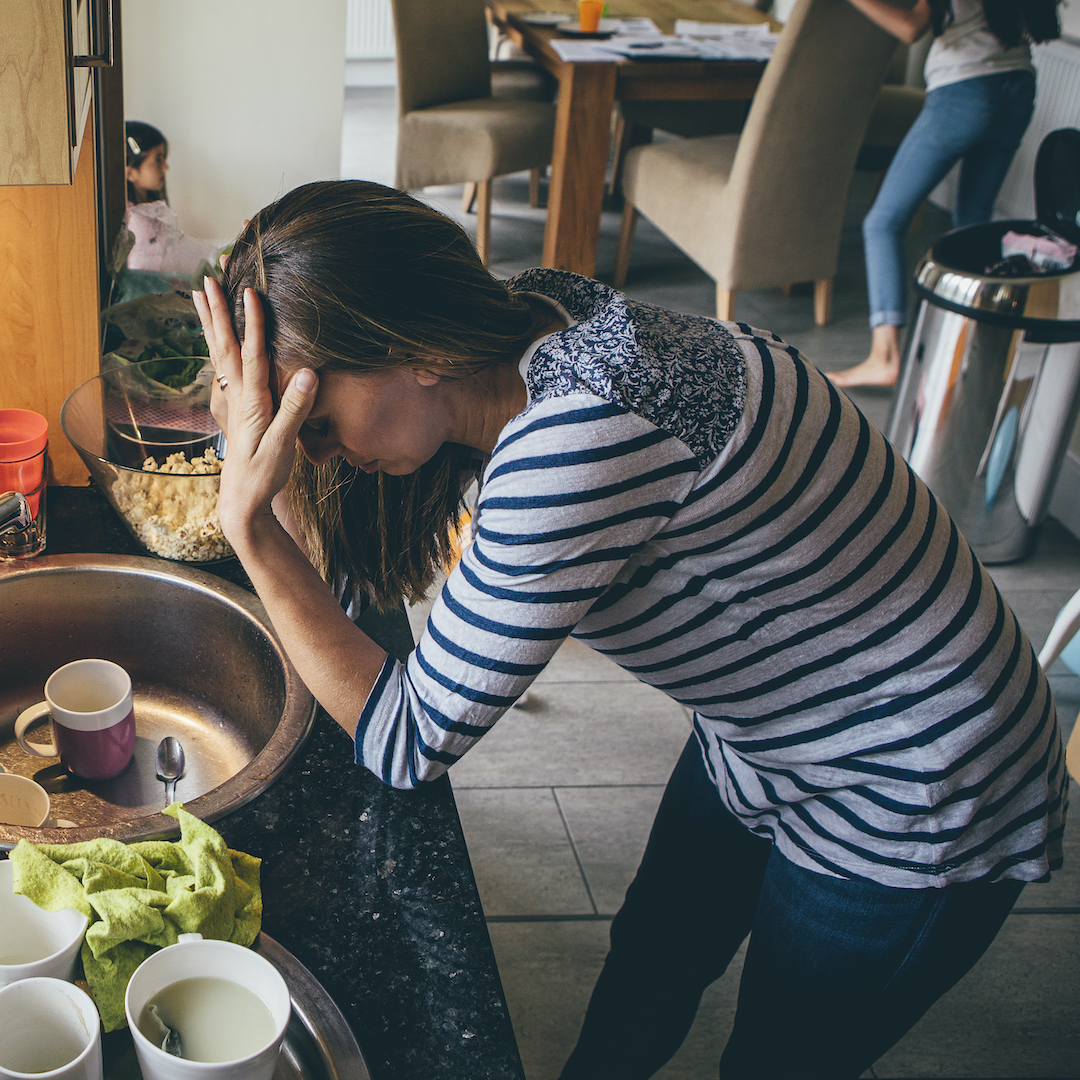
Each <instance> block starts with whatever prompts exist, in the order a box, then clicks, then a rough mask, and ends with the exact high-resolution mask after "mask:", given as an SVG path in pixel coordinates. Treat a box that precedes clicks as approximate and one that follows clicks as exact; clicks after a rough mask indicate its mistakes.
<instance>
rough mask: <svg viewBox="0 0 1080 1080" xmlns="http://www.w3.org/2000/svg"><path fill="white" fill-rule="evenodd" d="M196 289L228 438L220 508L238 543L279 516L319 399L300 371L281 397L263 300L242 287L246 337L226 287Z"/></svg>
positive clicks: (218, 411)
mask: <svg viewBox="0 0 1080 1080" xmlns="http://www.w3.org/2000/svg"><path fill="white" fill-rule="evenodd" d="M205 284H206V292H205V293H196V294H195V295H196V300H195V305H196V309H197V311H198V313H199V318H200V319H201V321H202V324H203V331H204V333H205V335H206V342H207V345H208V346H209V350H210V358H211V361H212V362H213V365H214V369H215V371H216V374H217V382H216V385H215V387H214V390H213V394H212V396H211V406H210V407H211V412H212V413H213V415H214V419H215V420H216V421H217V422H218V424H219V425H220V427H221V428H222V430H223V431H224V432H225V434H226V438H227V440H228V446H227V448H226V453H225V464H224V467H223V468H222V472H221V492H220V495H219V496H218V515H219V517H220V518H221V526H222V529H223V531H224V533H225V535H226V537H227V538H228V539H229V541H230V542H231V543H232V544H233V546H234V547H237V548H240V547H242V545H243V544H244V543H245V541H246V540H247V539H249V533H250V532H251V530H252V529H254V528H255V527H257V526H258V524H259V523H260V522H261V521H264V520H276V519H274V516H273V510H272V509H271V503H272V501H273V499H274V496H275V495H277V494H278V492H280V491H281V490H282V488H284V486H285V483H286V482H287V480H288V478H289V473H290V471H291V470H292V464H293V459H294V457H295V455H296V436H297V433H298V432H299V430H300V426H301V425H302V424H303V422H304V421H305V420H306V419H307V417H308V414H309V413H310V412H311V407H312V405H313V404H314V403H315V394H316V390H317V387H318V377H317V376H316V374H315V372H314V371H311V370H310V369H309V368H302V369H301V370H299V371H297V372H295V373H294V374H293V375H292V376H291V377H290V378H289V380H288V382H287V384H286V385H285V386H284V388H283V389H282V390H281V392H280V401H279V400H277V397H278V394H277V389H278V387H277V376H276V373H275V371H274V369H273V365H272V364H271V363H270V360H269V357H268V356H267V352H266V336H265V320H264V317H263V308H262V303H261V302H260V300H259V297H258V295H257V294H256V293H255V291H254V290H253V289H245V290H244V322H245V331H244V340H243V342H240V341H238V340H237V337H236V331H235V330H234V328H233V324H232V317H231V313H230V311H229V306H228V303H227V301H226V298H225V292H224V290H223V289H222V287H221V285H220V284H218V282H216V281H214V280H213V279H212V278H207V279H206V282H205Z"/></svg>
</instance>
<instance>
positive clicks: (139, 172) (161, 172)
mask: <svg viewBox="0 0 1080 1080" xmlns="http://www.w3.org/2000/svg"><path fill="white" fill-rule="evenodd" d="M168 171H169V163H168V162H167V161H166V160H165V144H164V143H162V144H161V146H155V147H154V148H153V149H152V150H148V151H147V152H146V157H144V158H143V160H142V164H141V165H139V166H137V167H136V166H135V165H128V167H127V178H128V182H129V183H130V184H131V186H132V187H133V188H134V189H135V191H136V192H137V193H138V194H139V195H140V196H145V195H146V194H148V193H149V192H151V191H160V190H161V189H162V188H163V187H164V186H165V174H166V173H167V172H168Z"/></svg>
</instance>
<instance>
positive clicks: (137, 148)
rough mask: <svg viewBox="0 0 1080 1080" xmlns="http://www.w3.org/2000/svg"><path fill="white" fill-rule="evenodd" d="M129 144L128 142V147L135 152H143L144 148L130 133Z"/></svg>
mask: <svg viewBox="0 0 1080 1080" xmlns="http://www.w3.org/2000/svg"><path fill="white" fill-rule="evenodd" d="M127 144H128V149H129V150H130V151H131V152H132V153H133V154H141V153H142V149H141V148H140V146H139V144H138V143H137V142H136V141H135V140H134V139H133V138H132V137H131V136H130V135H129V136H128V137H127Z"/></svg>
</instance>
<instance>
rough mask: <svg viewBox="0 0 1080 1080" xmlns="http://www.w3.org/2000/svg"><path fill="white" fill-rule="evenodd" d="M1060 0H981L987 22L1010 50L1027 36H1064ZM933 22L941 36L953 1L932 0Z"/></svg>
mask: <svg viewBox="0 0 1080 1080" xmlns="http://www.w3.org/2000/svg"><path fill="white" fill-rule="evenodd" d="M1059 2H1060V0H982V6H983V13H984V14H985V15H986V25H987V26H989V28H990V31H991V33H992V34H993V35H994V37H996V38H997V39H998V41H1000V42H1001V44H1002V45H1004V46H1005V48H1007V49H1011V48H1012V47H1013V46H1014V45H1019V44H1020V42H1021V41H1022V40H1023V39H1024V38H1025V37H1028V38H1030V39H1031V40H1032V41H1036V42H1039V41H1052V40H1053V39H1055V38H1059V37H1061V24H1060V23H1059V22H1058V3H1059ZM929 3H930V25H931V27H932V28H933V31H934V36H935V37H937V36H939V35H940V34H941V33H942V32H943V31H944V30H945V28H946V27H947V26H949V25H950V24H951V23H952V21H953V11H952V3H951V0H929Z"/></svg>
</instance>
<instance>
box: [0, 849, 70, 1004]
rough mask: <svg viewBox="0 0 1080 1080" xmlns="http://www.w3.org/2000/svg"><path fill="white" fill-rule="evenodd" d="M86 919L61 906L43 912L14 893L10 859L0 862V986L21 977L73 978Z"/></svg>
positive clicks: (13, 875) (13, 874)
mask: <svg viewBox="0 0 1080 1080" xmlns="http://www.w3.org/2000/svg"><path fill="white" fill-rule="evenodd" d="M88 923H89V919H87V917H86V916H85V915H83V914H82V913H81V912H78V911H73V910H71V909H70V908H64V909H63V910H61V911H46V910H45V909H44V908H39V907H38V906H37V904H35V903H34V902H33V900H30V899H29V898H28V897H25V896H21V895H19V894H18V893H16V892H15V872H14V867H13V866H12V865H11V860H10V859H4V860H3V862H0V986H7V985H8V984H9V983H14V982H19V981H20V980H22V979H33V978H41V977H48V978H52V979H65V980H67V981H68V982H70V981H71V980H72V979H73V978H74V977H75V966H76V963H77V961H78V958H79V948H80V946H81V945H82V940H83V935H84V934H85V933H86V927H87V925H88Z"/></svg>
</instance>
